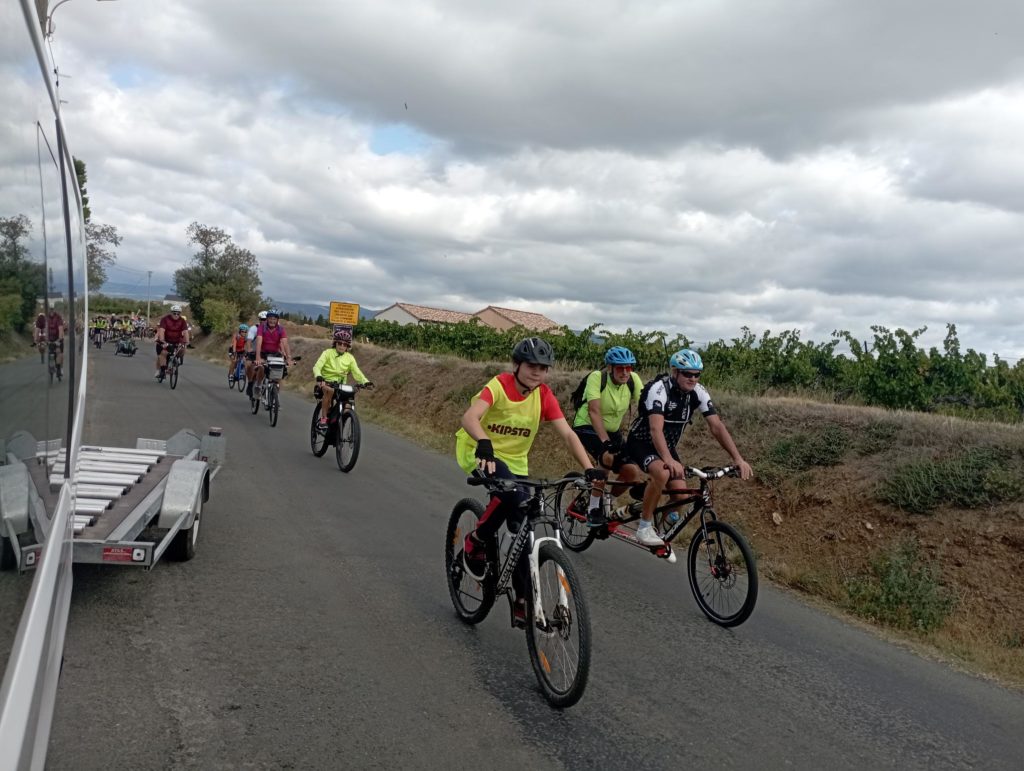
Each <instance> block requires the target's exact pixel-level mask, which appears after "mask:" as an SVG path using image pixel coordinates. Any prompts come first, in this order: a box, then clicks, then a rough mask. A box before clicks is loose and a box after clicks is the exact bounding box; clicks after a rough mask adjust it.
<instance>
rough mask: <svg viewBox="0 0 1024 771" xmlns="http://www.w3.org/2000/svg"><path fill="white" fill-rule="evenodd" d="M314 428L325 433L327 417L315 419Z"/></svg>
mask: <svg viewBox="0 0 1024 771" xmlns="http://www.w3.org/2000/svg"><path fill="white" fill-rule="evenodd" d="M316 430H317V431H319V432H320V433H321V434H326V433H327V418H320V420H318V421H317V424H316Z"/></svg>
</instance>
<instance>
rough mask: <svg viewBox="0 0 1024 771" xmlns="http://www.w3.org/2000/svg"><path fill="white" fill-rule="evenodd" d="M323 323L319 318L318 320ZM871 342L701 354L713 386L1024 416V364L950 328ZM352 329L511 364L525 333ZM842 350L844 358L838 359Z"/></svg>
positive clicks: (573, 338) (773, 342) (644, 358)
mask: <svg viewBox="0 0 1024 771" xmlns="http://www.w3.org/2000/svg"><path fill="white" fill-rule="evenodd" d="M317 321H318V323H319V321H320V320H319V319H318V320H317ZM872 332H873V338H872V340H870V341H860V340H857V339H856V338H854V337H853V335H851V334H850V333H849V332H845V331H836V332H833V334H832V337H833V339H832V340H831V341H829V342H827V343H813V342H804V341H802V340H801V339H800V333H799V332H797V331H795V330H786V331H783V332H781V333H779V334H777V335H773V334H772V333H771V331H770V330H769V331H765V332H764V333H762V334H761V335H760V336H759V337H758V336H756V335H754V333H753V332H751V330H750V329H748V328H747V327H744V328H743V329H742V331H741V334H740V336H739V337H735V338H733V339H731V340H729V341H726V340H717V341H714V342H711V343H708V344H707V345H706V346H704V347H703V348H700V349H699V350H700V353H701V356H702V358H703V359H704V374H705V378H704V382H705V383H707V384H708V385H709V386H710V387H726V388H728V389H729V390H732V391H735V392H738V393H746V394H761V393H768V392H770V391H771V392H780V391H781V392H783V393H786V392H789V393H793V392H796V393H802V394H814V395H816V396H818V397H825V398H831V399H835V400H837V401H841V400H847V399H852V400H856V401H857V402H860V403H863V404H871V405H877V406H880V407H887V408H890V409H912V410H925V411H942V412H954V413H956V414H960V415H964V416H975V417H980V418H984V419H996V420H1005V421H1013V422H1016V421H1020V420H1021V418H1022V417H1024V360H1022V361H1020V362H1017V364H1016V365H1015V366H1013V367H1010V366H1009V365H1008V364H1007V363H1006V362H1005V361H1003V360H1001V359H999V358H998V357H995V359H994V362H993V364H992V365H989V364H988V363H987V361H986V359H985V356H983V355H982V354H979V353H977V352H975V351H973V350H970V351H968V352H967V353H966V354H962V353H961V352H960V345H959V341H958V339H957V336H956V327H955V326H954V325H952V324H950V325H949V326H948V327H947V333H946V338H945V341H944V343H943V351H942V352H940V351H938V350H936V349H935V348H933V349H931V351H930V352H928V353H925V351H924V350H922V349H920V348H918V346H917V341H918V339H919V338H920V336H921V335H922V334H923V333H924V332H925V329H924V328H923V327H922V328H921V329H917V330H914V331H912V332H907V331H905V330H902V329H897V330H895V331H890V330H888V329H886V328H885V327H880V326H876V327H872ZM356 333H357V334H359V335H360V336H362V337H365V338H367V339H369V340H370V341H372V342H374V343H376V344H378V345H382V346H386V347H392V348H404V349H411V350H417V351H424V352H428V353H436V354H449V355H455V356H460V357H462V358H465V359H469V360H471V361H502V362H506V361H508V359H509V357H510V354H511V351H512V347H513V346H514V345H515V343H516V342H517V341H518V340H520V339H521V338H523V337H525V336H527V335H536V334H537V333H536V332H530V331H528V330H525V329H522V328H515V329H510V330H506V331H504V332H502V331H498V330H495V329H492V328H491V327H488V326H486V325H484V324H482V323H478V322H475V321H474V322H464V323H460V324H431V325H424V326H415V325H402V324H397V323H395V322H391V321H381V320H378V319H370V320H364V321H361V322H359V325H358V326H357V327H356ZM540 336H541V337H543V338H544V339H545V340H547V341H548V342H550V343H551V345H552V347H553V348H554V349H555V360H556V363H557V366H558V367H559V368H566V369H588V368H596V367H599V366H601V364H602V362H603V359H604V352H605V351H606V350H607V349H608V348H609V347H611V346H613V345H622V346H625V347H627V348H629V349H630V350H631V351H633V354H634V355H635V356H636V358H637V370H639V371H640V372H641V373H643V374H644V375H653V374H655V373H657V372H663V371H665V370H666V369H667V366H668V357H669V355H670V354H671V353H672V352H674V351H676V350H678V349H679V348H683V347H693V344H692V342H691V341H690V340H689V338H687V337H686V336H685V335H676V336H675V337H673V338H669V337H668V336H667V335H666V334H665V333H663V332H639V331H635V330H633V329H628V330H626V332H625V333H611V332H608V331H607V330H604V329H601V328H600V327H599V326H598V325H596V324H595V325H593V326H590V327H588V328H587V329H585V330H583V331H582V332H579V333H575V332H572V331H571V330H570V329H569V328H568V327H561V328H559V329H558V330H554V331H551V332H545V333H542V334H541V335H540ZM840 345H845V346H846V347H848V348H849V353H848V354H840V353H837V352H836V350H837V348H838V347H839V346H840ZM888 431H889V429H886V428H882V427H879V428H878V429H877V430H876V431H875V432H873V433H872V434H871V435H870V436H869V437H867V438H866V439H862V440H858V442H857V447H858V452H861V453H862V454H871V453H874V452H880V451H882V450H883V449H885V448H886V447H888V446H890V445H891V443H892V441H893V440H894V438H895V434H891V435H890V434H888V433H887V432H888Z"/></svg>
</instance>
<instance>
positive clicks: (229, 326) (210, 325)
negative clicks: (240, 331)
mask: <svg viewBox="0 0 1024 771" xmlns="http://www.w3.org/2000/svg"><path fill="white" fill-rule="evenodd" d="M238 318H239V316H238V306H237V305H235V304H234V303H231V302H228V301H227V300H207V301H206V302H205V303H203V320H202V327H203V331H204V332H206V333H210V332H211V331H212V332H216V333H217V334H221V335H229V334H231V333H232V332H234V331H235V330H236V329H237V328H238Z"/></svg>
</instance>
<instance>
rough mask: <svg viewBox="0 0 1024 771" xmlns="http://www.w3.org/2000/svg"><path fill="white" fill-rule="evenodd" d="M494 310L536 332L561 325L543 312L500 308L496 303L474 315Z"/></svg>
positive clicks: (514, 322)
mask: <svg viewBox="0 0 1024 771" xmlns="http://www.w3.org/2000/svg"><path fill="white" fill-rule="evenodd" d="M487 310H490V311H494V312H495V313H497V314H498V315H499V316H502V317H503V318H506V319H508V320H509V321H511V322H512V323H513V324H518V325H519V326H521V327H526V328H527V329H532V330H534V331H535V332H546V331H547V330H549V329H557V328H558V327H560V326H561V324H559V323H558V322H556V321H552V320H551V319H549V318H548V317H547V316H545V315H544V314H543V313H533V312H532V311H517V310H515V309H514V308H499V307H498V306H496V305H488V306H487V307H486V308H484V309H483V310H479V311H477V312H476V313H475V314H474V315H475V316H479V315H480V314H481V313H483V312H484V311H487Z"/></svg>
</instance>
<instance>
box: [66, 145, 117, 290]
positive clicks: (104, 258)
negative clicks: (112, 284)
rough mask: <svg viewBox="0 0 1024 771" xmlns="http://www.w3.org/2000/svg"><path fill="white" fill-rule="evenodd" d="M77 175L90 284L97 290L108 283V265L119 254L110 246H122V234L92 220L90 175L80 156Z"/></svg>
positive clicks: (109, 226)
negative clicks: (87, 191) (88, 187)
mask: <svg viewBox="0 0 1024 771" xmlns="http://www.w3.org/2000/svg"><path fill="white" fill-rule="evenodd" d="M75 176H76V177H77V178H78V192H79V193H80V194H81V196H82V217H83V218H84V219H85V258H86V261H87V264H88V274H89V286H90V287H92V289H93V290H94V291H95V290H98V289H99V288H100V287H101V286H103V284H104V283H106V281H107V267H108V266H110V265H113V264H114V263H115V262H117V254H116V253H115V252H114V250H113V249H112V248H108V247H114V246H120V245H121V236H120V235H118V233H117V228H116V227H114V226H113V225H104V224H102V223H99V222H93V221H92V210H91V209H90V208H89V195H88V194H87V193H86V190H85V183H86V182H87V181H88V179H89V176H88V174H87V173H86V170H85V161H83V160H80V159H78V158H75Z"/></svg>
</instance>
